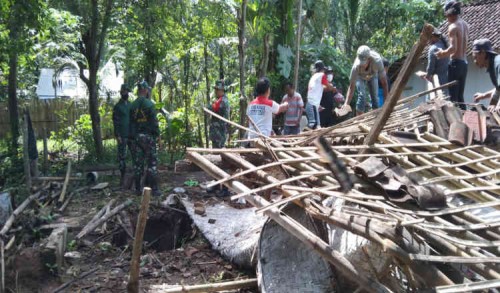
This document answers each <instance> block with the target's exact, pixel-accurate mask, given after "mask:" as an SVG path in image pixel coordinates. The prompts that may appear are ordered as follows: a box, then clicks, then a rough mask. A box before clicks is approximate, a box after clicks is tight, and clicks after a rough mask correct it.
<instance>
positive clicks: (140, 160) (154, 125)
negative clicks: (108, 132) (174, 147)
mask: <svg viewBox="0 0 500 293" xmlns="http://www.w3.org/2000/svg"><path fill="white" fill-rule="evenodd" d="M137 87H138V98H137V99H136V100H135V101H134V102H133V103H132V104H131V105H130V135H131V136H132V137H133V138H134V140H135V147H136V148H137V155H136V158H135V161H134V173H135V178H134V179H135V188H136V191H138V192H139V193H140V192H141V178H142V174H143V172H144V163H145V162H146V164H147V172H146V181H145V185H146V186H149V187H151V189H152V190H153V195H157V196H158V195H161V193H160V191H159V189H158V178H157V174H158V169H157V162H158V150H157V146H156V142H157V139H158V137H159V135H160V129H159V127H158V119H157V118H156V109H155V105H154V104H153V102H152V101H151V100H150V99H148V96H149V85H148V83H147V82H146V81H142V82H140V83H139V84H138V85H137Z"/></svg>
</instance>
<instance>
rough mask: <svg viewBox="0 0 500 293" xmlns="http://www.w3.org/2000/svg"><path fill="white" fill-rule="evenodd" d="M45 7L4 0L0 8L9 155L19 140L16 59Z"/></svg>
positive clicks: (28, 0)
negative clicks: (7, 111)
mask: <svg viewBox="0 0 500 293" xmlns="http://www.w3.org/2000/svg"><path fill="white" fill-rule="evenodd" d="M44 9H45V3H44V2H43V1H41V0H16V1H13V0H5V1H1V4H0V16H1V17H0V19H1V20H0V25H1V28H2V29H3V31H4V34H2V35H3V36H4V37H5V36H7V37H8V40H5V39H4V40H2V45H1V50H2V55H4V56H5V55H6V56H7V59H8V86H7V93H8V101H9V103H8V108H9V121H10V126H11V135H12V140H11V146H12V151H13V152H14V153H17V147H18V143H17V141H18V138H19V109H18V97H17V93H18V72H19V58H20V56H23V58H24V57H25V56H24V55H26V54H27V53H28V51H29V50H30V46H31V45H32V44H33V41H34V38H33V36H34V35H35V34H36V31H37V30H38V29H39V28H40V27H41V25H42V21H41V19H42V16H41V15H42V12H43V10H44Z"/></svg>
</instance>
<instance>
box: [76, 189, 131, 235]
mask: <svg viewBox="0 0 500 293" xmlns="http://www.w3.org/2000/svg"><path fill="white" fill-rule="evenodd" d="M131 204H132V200H130V199H128V200H127V201H125V202H124V203H122V204H121V205H118V206H116V207H115V208H114V209H112V210H111V211H110V212H109V213H108V214H105V215H103V216H102V217H100V218H99V219H97V220H96V221H94V222H91V223H89V224H88V225H87V226H85V227H84V228H83V229H82V231H80V233H78V235H76V239H81V238H82V237H84V236H85V235H87V234H88V233H90V232H92V231H94V230H95V228H97V227H99V226H100V225H101V224H102V223H104V222H106V221H107V220H109V219H110V218H111V217H113V216H114V215H116V214H118V213H119V212H120V211H121V210H123V209H124V208H126V207H128V206H129V205H131Z"/></svg>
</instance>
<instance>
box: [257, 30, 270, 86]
mask: <svg viewBox="0 0 500 293" xmlns="http://www.w3.org/2000/svg"><path fill="white" fill-rule="evenodd" d="M269 39H270V34H266V35H265V36H264V40H263V48H262V58H261V59H260V64H259V74H258V77H259V78H260V77H264V76H266V74H267V69H268V65H269V51H270V48H269V47H270V45H269Z"/></svg>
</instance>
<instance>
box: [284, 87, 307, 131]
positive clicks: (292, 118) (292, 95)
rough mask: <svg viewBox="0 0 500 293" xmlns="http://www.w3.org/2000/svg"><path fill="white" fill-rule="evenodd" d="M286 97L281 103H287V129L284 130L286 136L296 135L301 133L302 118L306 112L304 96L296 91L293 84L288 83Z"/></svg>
mask: <svg viewBox="0 0 500 293" xmlns="http://www.w3.org/2000/svg"><path fill="white" fill-rule="evenodd" d="M285 93H286V94H285V95H284V96H283V99H282V100H281V102H282V103H283V104H284V103H287V105H288V106H287V107H286V112H285V128H284V129H283V134H284V135H294V134H299V133H300V118H301V117H302V112H303V111H304V101H302V96H301V95H300V94H299V93H298V92H296V91H295V86H294V85H293V83H291V82H288V83H287V84H286V85H285Z"/></svg>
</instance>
